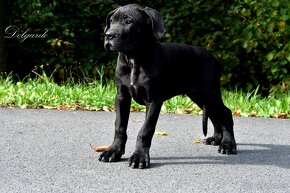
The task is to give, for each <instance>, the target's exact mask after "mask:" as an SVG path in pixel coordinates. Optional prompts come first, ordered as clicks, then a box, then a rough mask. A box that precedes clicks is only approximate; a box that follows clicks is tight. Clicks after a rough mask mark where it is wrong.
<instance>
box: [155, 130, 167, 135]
mask: <svg viewBox="0 0 290 193" xmlns="http://www.w3.org/2000/svg"><path fill="white" fill-rule="evenodd" d="M155 135H158V136H168V133H166V132H162V131H155Z"/></svg>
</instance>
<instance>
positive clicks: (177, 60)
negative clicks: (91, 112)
mask: <svg viewBox="0 0 290 193" xmlns="http://www.w3.org/2000/svg"><path fill="white" fill-rule="evenodd" d="M106 25H107V26H106V28H105V42H104V46H105V49H106V50H108V51H117V52H119V56H118V59H117V67H116V72H115V82H116V86H117V95H116V101H115V107H116V121H115V137H114V140H113V143H112V145H111V146H110V147H109V148H108V149H107V150H106V151H104V152H103V153H102V154H101V155H100V157H99V160H100V161H104V162H114V161H118V160H120V158H121V156H122V155H123V154H124V153H125V144H126V141H127V133H126V130H127V125H128V118H129V113H130V104H131V99H132V98H133V99H134V100H135V101H136V102H138V103H139V104H142V105H145V106H146V119H145V122H144V124H143V126H142V128H141V130H140V131H139V134H138V137H137V142H136V149H135V152H134V153H133V155H132V156H131V157H130V158H129V161H128V164H129V166H131V167H133V168H141V169H142V168H146V167H149V165H150V157H149V149H150V146H151V141H152V137H153V134H154V131H155V126H156V123H157V119H158V116H159V113H160V109H161V106H162V103H163V101H165V100H167V99H170V98H172V97H174V96H176V95H180V94H182V95H187V96H188V97H189V98H190V99H191V100H192V101H194V102H195V103H196V104H197V105H198V106H199V107H200V108H202V109H203V111H204V113H203V129H204V134H205V135H206V134H207V119H208V117H209V118H210V120H211V121H212V123H213V125H214V135H213V136H212V137H209V138H207V139H206V140H205V143H206V144H211V145H219V148H218V151H219V152H220V153H222V154H235V153H236V142H235V138H234V132H233V119H232V113H231V111H230V110H229V109H228V108H227V107H226V106H225V105H224V103H223V100H222V97H221V91H220V71H221V67H220V64H219V63H218V61H217V60H216V59H215V58H214V57H213V56H212V55H211V54H209V53H208V52H207V51H206V50H205V49H203V48H200V47H196V46H190V45H183V44H173V43H172V44H168V43H160V42H159V40H160V39H161V38H162V36H163V35H164V33H165V26H164V23H163V19H162V17H161V15H160V14H159V12H157V11H156V10H154V9H151V8H148V7H145V8H143V7H141V6H138V5H136V4H130V5H126V6H122V7H119V8H117V9H115V10H113V11H112V12H110V13H109V14H108V16H107V19H106Z"/></svg>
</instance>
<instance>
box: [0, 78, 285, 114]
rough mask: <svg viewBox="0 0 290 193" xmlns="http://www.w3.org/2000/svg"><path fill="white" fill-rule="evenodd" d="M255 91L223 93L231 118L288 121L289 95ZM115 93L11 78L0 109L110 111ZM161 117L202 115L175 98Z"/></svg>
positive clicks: (3, 86)
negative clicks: (264, 96)
mask: <svg viewBox="0 0 290 193" xmlns="http://www.w3.org/2000/svg"><path fill="white" fill-rule="evenodd" d="M257 92H258V88H257V89H256V90H254V91H253V92H250V93H243V92H242V91H237V90H236V91H232V92H230V91H223V92H222V95H223V99H224V102H225V104H226V105H227V106H228V107H229V108H230V109H231V110H232V112H233V114H234V115H235V116H255V117H283V118H285V117H287V118H289V117H290V95H289V93H288V94H284V95H281V96H279V97H267V98H263V97H262V96H261V95H259V94H257ZM115 94H116V89H115V85H114V83H113V81H111V82H108V83H107V84H106V85H104V84H102V81H93V82H92V83H72V81H68V82H67V83H63V84H60V85H59V84H56V83H54V82H53V81H52V80H51V79H50V78H49V77H46V76H45V75H42V76H40V75H39V76H38V78H35V79H31V78H27V79H26V80H25V81H21V82H16V83H15V82H13V81H12V79H11V77H9V76H8V78H1V77H0V107H15V108H48V109H74V110H75V109H82V110H104V111H113V110H114V101H115ZM131 110H132V111H144V110H145V108H144V107H143V106H140V105H138V104H137V103H136V102H134V101H133V102H132V106H131ZM162 112H163V113H179V114H182V113H191V114H201V113H202V111H201V109H200V108H199V107H197V105H196V104H194V103H193V102H192V101H191V100H190V99H189V98H188V97H185V96H177V97H174V98H172V99H170V100H168V101H166V102H165V103H164V105H163V107H162Z"/></svg>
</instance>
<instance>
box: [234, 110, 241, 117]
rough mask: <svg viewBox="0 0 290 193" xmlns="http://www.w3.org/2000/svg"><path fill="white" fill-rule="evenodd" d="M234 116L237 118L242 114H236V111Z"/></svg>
mask: <svg viewBox="0 0 290 193" xmlns="http://www.w3.org/2000/svg"><path fill="white" fill-rule="evenodd" d="M233 115H234V116H235V117H239V116H241V115H240V113H238V112H236V111H235V112H234V113H233Z"/></svg>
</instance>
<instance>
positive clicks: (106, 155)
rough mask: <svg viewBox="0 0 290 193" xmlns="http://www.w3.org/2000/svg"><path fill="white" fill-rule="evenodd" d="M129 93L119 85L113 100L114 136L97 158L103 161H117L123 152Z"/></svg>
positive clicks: (128, 109) (129, 102)
mask: <svg viewBox="0 0 290 193" xmlns="http://www.w3.org/2000/svg"><path fill="white" fill-rule="evenodd" d="M130 105H131V95H130V93H129V91H128V88H127V87H125V86H119V87H118V88H117V95H116V101H115V108H116V121H115V136H114V141H113V143H112V145H111V146H110V147H109V148H108V150H106V151H104V152H103V153H102V154H101V155H100V157H99V160H100V161H103V162H115V161H119V160H120V159H121V157H122V155H123V154H124V153H125V145H126V141H127V126H128V119H129V114H130Z"/></svg>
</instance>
